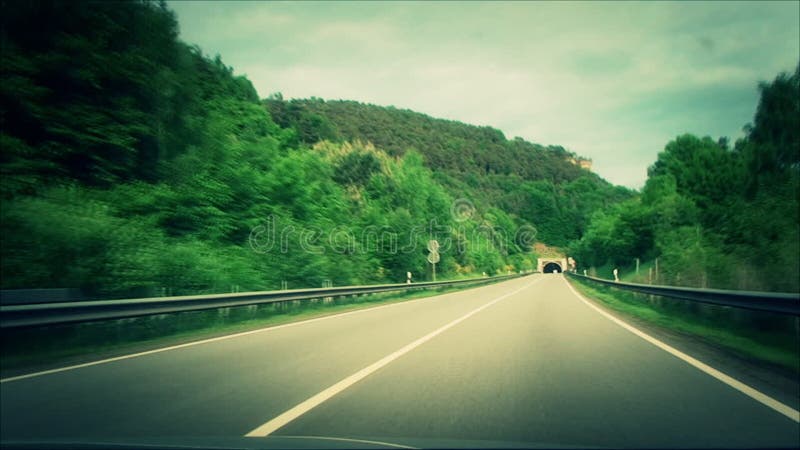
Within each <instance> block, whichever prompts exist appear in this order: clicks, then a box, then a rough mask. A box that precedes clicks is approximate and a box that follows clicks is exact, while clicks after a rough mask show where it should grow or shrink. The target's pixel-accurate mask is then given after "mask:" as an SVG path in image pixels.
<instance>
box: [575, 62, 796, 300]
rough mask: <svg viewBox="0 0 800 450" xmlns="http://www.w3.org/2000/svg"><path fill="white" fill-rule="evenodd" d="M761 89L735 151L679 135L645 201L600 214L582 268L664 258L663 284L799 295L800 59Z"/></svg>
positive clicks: (655, 170) (654, 171)
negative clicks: (750, 122) (751, 121)
mask: <svg viewBox="0 0 800 450" xmlns="http://www.w3.org/2000/svg"><path fill="white" fill-rule="evenodd" d="M759 90H760V92H761V99H760V101H759V104H758V108H757V110H756V114H755V119H754V124H753V125H747V126H746V127H745V130H746V131H747V136H746V137H744V138H742V139H740V140H738V141H737V142H736V143H735V145H734V147H733V148H729V147H728V140H727V138H720V139H719V140H717V141H714V140H712V139H711V138H710V137H704V138H698V137H696V136H693V135H689V134H686V135H682V136H678V137H677V138H676V139H675V140H673V141H671V142H670V143H668V144H667V145H666V147H665V148H664V151H663V152H661V153H660V154H659V155H658V160H657V161H656V162H655V164H653V165H652V166H651V167H650V169H649V171H648V179H647V183H646V184H645V186H644V189H643V190H642V193H641V196H640V197H639V198H636V199H631V200H628V201H625V202H621V203H618V204H615V205H612V206H610V207H609V208H607V209H605V210H603V211H601V212H598V213H596V214H595V215H594V216H592V220H591V224H590V225H589V227H588V229H587V231H586V233H585V234H584V235H583V237H582V238H581V239H580V240H578V241H575V242H574V243H573V244H572V245H571V246H570V251H571V254H572V255H574V256H575V259H576V260H577V261H578V262H579V265H580V266H582V267H585V268H590V267H599V266H603V265H606V264H613V265H619V266H630V265H631V263H632V262H633V260H634V259H635V258H640V259H641V260H648V259H653V258H658V260H659V263H660V269H659V273H658V279H657V280H656V281H657V282H659V283H664V284H677V285H686V286H698V287H718V288H733V289H752V290H772V291H790V292H797V291H798V280H800V268H799V267H798V265H799V263H798V255H800V246H798V239H799V237H800V229H799V228H798V227H799V225H798V224H799V223H800V217H798V194H800V191H799V190H798V188H799V187H800V184H798V181H799V179H798V172H799V171H800V134H798V133H800V131H798V130H800V65H798V68H797V70H796V71H795V72H794V74H786V73H783V74H780V75H778V76H777V78H775V80H774V81H773V82H771V83H761V84H760V85H759Z"/></svg>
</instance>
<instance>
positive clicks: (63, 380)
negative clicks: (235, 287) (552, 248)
mask: <svg viewBox="0 0 800 450" xmlns="http://www.w3.org/2000/svg"><path fill="white" fill-rule="evenodd" d="M709 372H711V373H709ZM713 375H714V373H713V369H708V368H706V369H705V370H701V368H698V367H697V364H695V365H693V364H690V363H689V362H687V361H686V360H685V359H682V358H681V357H680V355H675V354H672V353H670V352H668V351H667V350H665V348H662V347H661V346H659V344H658V343H657V342H650V341H648V340H646V336H644V337H643V336H640V335H637V334H635V332H634V331H632V330H630V329H626V328H624V326H623V325H622V324H620V323H617V322H615V321H613V320H612V319H610V318H609V317H608V316H606V315H604V314H603V313H602V312H600V311H598V310H597V309H596V308H593V307H591V306H590V305H589V304H587V303H586V302H585V301H584V300H582V299H581V298H579V297H578V295H577V294H576V293H575V292H574V291H573V290H572V289H571V288H570V287H569V286H568V283H567V281H566V280H565V279H564V278H563V276H561V275H557V274H555V275H532V276H527V277H522V278H518V279H513V280H510V281H506V282H502V283H498V284H493V285H489V286H483V287H479V288H474V289H469V290H465V291H459V292H453V293H448V294H444V295H439V296H436V297H430V298H426V299H419V300H413V301H408V302H403V303H397V304H393V305H386V306H381V307H377V308H373V309H369V310H362V311H359V312H354V313H345V314H342V315H338V316H331V317H328V318H323V319H314V320H311V321H306V322H301V323H296V324H291V325H283V326H279V327H274V328H271V329H264V330H259V331H256V332H249V333H244V334H239V335H234V336H229V337H225V338H217V339H213V340H209V341H205V342H200V343H196V344H193V345H186V346H181V347H178V348H172V349H164V350H163V351H156V352H149V353H146V354H143V355H134V356H132V357H126V358H122V359H117V360H114V361H109V362H103V363H100V364H94V365H88V366H84V367H77V368H72V369H69V370H62V371H57V372H52V373H46V374H41V375H35V376H30V377H22V378H19V377H18V378H11V379H5V380H3V382H2V384H0V394H1V396H0V407H1V412H2V415H1V416H0V436H2V440H3V441H4V442H10V441H23V440H50V439H54V440H56V439H57V440H75V441H81V442H88V441H105V442H108V441H114V440H117V441H119V440H123V441H124V440H127V439H130V440H131V441H135V440H136V439H141V438H143V437H147V438H150V439H151V440H152V441H156V442H170V443H172V442H180V441H181V439H187V440H191V442H194V443H197V442H200V443H203V442H205V443H212V442H219V441H218V440H219V439H223V438H227V437H231V438H237V439H241V440H243V441H247V442H253V443H258V442H266V441H260V440H263V439H264V437H263V436H272V437H276V436H277V437H280V436H325V437H335V438H351V439H352V438H358V439H365V440H375V441H381V442H389V443H395V444H404V445H410V446H437V447H455V446H461V445H464V446H478V447H481V446H491V445H493V443H498V442H499V443H500V444H498V445H501V446H510V445H512V444H511V443H521V445H523V446H532V445H538V446H544V447H552V446H558V445H567V446H579V447H585V446H597V447H637V448H647V447H800V424H798V421H797V420H798V418H797V417H796V416H795V415H794V414H796V412H797V411H796V410H794V409H793V408H792V407H788V409H787V407H786V406H785V405H783V406H782V405H781V404H779V403H777V402H774V401H771V399H769V398H765V397H764V396H763V395H761V394H759V393H758V392H757V391H752V392H751V391H747V388H746V387H742V386H739V387H738V388H737V387H736V386H735V385H736V382H735V380H727V382H724V381H723V380H720V377H722V378H724V376H722V375H719V374H716V376H713ZM732 384H733V385H734V386H732ZM743 390H744V391H745V392H743ZM795 408H796V406H795ZM273 439H274V438H273ZM159 440H160V441H159ZM187 442H188V441H187ZM282 442H284V443H285V442H287V441H282ZM325 442H330V443H341V441H333V440H331V441H325ZM318 445H319V443H318ZM361 445H362V446H365V445H367V444H366V443H362V444H361Z"/></svg>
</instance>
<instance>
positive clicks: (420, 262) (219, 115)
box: [0, 1, 534, 297]
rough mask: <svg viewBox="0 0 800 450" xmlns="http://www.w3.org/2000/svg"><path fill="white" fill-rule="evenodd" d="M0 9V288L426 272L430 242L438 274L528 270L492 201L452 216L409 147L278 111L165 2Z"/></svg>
mask: <svg viewBox="0 0 800 450" xmlns="http://www.w3.org/2000/svg"><path fill="white" fill-rule="evenodd" d="M0 20H2V27H1V28H0V33H1V35H0V40H1V41H2V43H3V65H2V69H0V70H2V72H0V77H1V79H2V83H0V117H1V118H2V119H1V120H2V127H1V128H0V142H1V143H2V158H1V159H0V171H1V173H2V189H0V196H1V198H2V210H1V211H0V234H1V235H0V246H1V247H2V258H1V261H0V269H1V270H2V284H1V285H0V287H2V288H3V289H16V288H50V287H70V288H80V289H81V290H82V291H83V292H84V293H85V294H86V295H88V296H92V297H120V296H132V295H134V296H138V295H160V294H171V295H179V294H198V293H211V292H227V291H231V290H238V291H247V290H261V289H277V288H280V287H281V286H282V284H283V282H286V283H287V285H288V287H290V288H298V287H317V286H321V285H322V284H323V283H325V282H328V281H330V282H332V283H333V284H334V285H346V284H363V283H375V282H403V281H405V279H406V272H407V271H410V272H412V273H413V276H414V279H415V280H424V279H426V278H428V276H429V275H428V273H427V271H428V270H429V264H428V263H427V262H426V256H427V251H426V244H427V241H428V240H429V239H431V238H436V239H439V240H440V241H441V242H442V243H443V244H446V243H448V242H451V241H452V242H457V243H459V244H461V245H451V246H449V247H447V248H445V245H443V248H442V251H441V262H440V263H439V270H438V272H439V274H440V275H441V276H476V275H480V274H481V273H482V272H486V273H487V274H490V275H492V274H496V273H501V272H502V273H505V272H506V271H508V270H519V269H523V268H525V269H529V268H531V267H533V266H534V263H533V255H532V254H531V253H530V248H529V246H526V245H517V244H516V242H515V241H513V239H510V238H508V236H509V235H511V236H513V232H514V229H515V219H514V218H512V216H510V215H508V214H506V213H504V212H503V211H501V210H499V209H492V210H489V209H484V210H482V211H478V212H476V213H475V214H474V215H473V216H471V217H469V218H468V219H467V220H466V221H463V222H457V223H456V222H454V220H453V215H452V213H451V205H452V204H453V201H454V198H453V196H452V194H451V193H450V192H451V191H448V190H447V189H446V188H445V187H443V186H442V183H441V181H440V180H437V179H436V177H435V176H434V173H433V172H432V170H431V168H430V167H429V166H428V165H426V164H425V160H426V157H425V156H423V154H421V153H419V152H414V151H408V152H403V154H402V155H400V154H397V153H392V151H393V150H392V148H391V147H387V150H388V151H389V153H387V152H385V151H383V150H382V149H381V148H382V147H378V148H376V147H375V146H373V145H371V144H363V143H361V142H360V141H358V140H357V139H352V141H353V142H352V143H350V142H346V141H343V140H342V139H341V135H340V133H339V132H338V131H337V128H336V125H334V124H333V123H332V121H330V120H329V119H328V118H327V117H326V116H325V115H323V114H305V115H303V116H302V117H301V118H300V119H299V121H298V123H293V124H291V125H289V126H286V124H284V123H281V125H283V126H281V125H279V124H276V123H275V122H274V121H273V120H272V118H271V116H270V113H269V112H268V111H267V109H266V108H265V107H264V105H263V103H262V102H261V101H259V99H258V97H257V95H256V92H255V90H254V89H253V87H252V85H251V84H250V82H249V81H248V80H247V79H246V78H244V77H242V76H236V75H234V74H233V70H232V69H231V68H230V67H227V66H225V64H223V62H222V60H221V58H220V57H219V56H217V57H215V58H209V57H207V56H205V55H203V54H202V52H201V51H200V50H199V49H198V48H196V47H191V46H188V45H186V44H184V43H182V42H180V41H179V40H178V39H177V35H178V28H177V23H176V21H175V17H174V14H173V13H172V12H171V11H170V10H169V9H168V8H167V7H166V6H165V4H164V3H163V2H159V3H155V2H149V1H132V2H110V3H109V2H87V1H83V2H69V3H66V2H58V1H39V2H30V3H18V4H13V5H7V7H4V15H3V16H2V19H0ZM32 24H36V26H35V27H34V26H32ZM290 109H291V108H290ZM289 113H291V111H290V112H289ZM273 114H277V113H273ZM287 114H288V113H287ZM277 115H278V116H280V114H277ZM310 143H315V144H316V145H315V146H313V148H312V147H311V146H310V145H309V144H310ZM487 224H488V226H487ZM492 227H497V229H498V230H502V232H495V231H494V230H493V229H492ZM484 228H486V229H488V231H486V230H485V229H484ZM496 235H502V236H500V237H498V236H496Z"/></svg>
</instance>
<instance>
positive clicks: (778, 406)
mask: <svg viewBox="0 0 800 450" xmlns="http://www.w3.org/2000/svg"><path fill="white" fill-rule="evenodd" d="M564 283H566V285H567V287H569V289H570V290H571V291H572V293H573V294H575V296H576V297H578V298H579V299H580V300H581V301H582V302H583V303H585V304H586V305H587V306H589V307H590V308H592V309H594V310H595V311H597V312H598V313H600V314H602V315H603V316H604V317H605V318H607V319H608V320H610V321H612V322H614V323H616V324H617V325H619V326H621V327H622V328H624V329H626V330H628V331H630V332H631V333H633V334H635V335H636V336H639V337H640V338H642V339H644V340H645V341H647V342H649V343H651V344H653V345H655V346H656V347H658V348H660V349H661V350H664V351H665V352H667V353H669V354H671V355H672V356H675V357H677V358H679V359H681V360H683V361H684V362H687V363H689V364H691V365H692V366H694V367H695V368H697V369H700V370H701V371H703V372H705V373H706V374H707V375H710V376H712V377H714V378H716V379H717V380H719V381H721V382H723V383H725V384H727V385H728V386H730V387H732V388H734V389H736V390H737V391H739V392H741V393H743V394H745V395H747V396H748V397H750V398H752V399H753V400H756V401H757V402H759V403H761V404H763V405H765V406H767V407H769V408H771V409H773V410H775V411H777V412H779V413H781V414H783V415H784V416H786V417H788V418H790V419H792V420H794V421H795V422H800V411H797V410H796V409H794V408H792V407H791V406H788V405H785V404H783V403H781V402H779V401H778V400H775V399H774V398H772V397H770V396H768V395H767V394H764V393H763V392H760V391H758V390H756V389H755V388H752V387H750V386H748V385H746V384H744V383H742V382H741V381H739V380H737V379H735V378H733V377H731V376H730V375H726V374H724V373H722V372H720V371H719V370H717V369H715V368H713V367H711V366H709V365H708V364H706V363H704V362H702V361H699V360H697V359H695V358H692V357H691V356H689V355H687V354H686V353H683V352H682V351H680V350H678V349H676V348H675V347H672V346H670V345H667V344H665V343H663V342H661V341H659V340H658V339H656V338H654V337H652V336H650V335H649V334H647V333H645V332H643V331H641V330H639V329H638V328H635V327H633V326H632V325H629V324H627V323H626V322H623V321H622V320H620V319H618V318H616V317H614V316H613V315H612V314H610V313H608V312H606V311H604V310H603V309H601V308H600V307H599V306H597V305H595V304H594V303H593V302H592V301H590V300H588V299H586V297H584V296H583V295H582V294H580V293H579V292H578V291H576V290H575V288H573V287H572V285H571V284H570V283H569V282H568V281H567V280H566V278H565V279H564Z"/></svg>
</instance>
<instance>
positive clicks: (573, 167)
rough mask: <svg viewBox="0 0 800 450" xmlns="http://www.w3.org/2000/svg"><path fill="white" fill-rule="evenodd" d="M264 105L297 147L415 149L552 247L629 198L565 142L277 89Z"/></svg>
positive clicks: (475, 198)
mask: <svg viewBox="0 0 800 450" xmlns="http://www.w3.org/2000/svg"><path fill="white" fill-rule="evenodd" d="M264 104H265V105H266V107H267V109H268V110H269V112H270V115H271V116H272V118H273V120H275V122H276V123H277V124H279V125H281V126H283V127H287V128H293V129H295V130H296V131H297V136H296V139H297V140H298V141H299V143H301V144H306V145H311V144H314V143H315V142H319V141H322V140H328V141H334V142H342V141H357V140H358V141H365V142H370V143H372V144H374V145H375V146H376V147H377V148H379V149H382V150H384V151H386V152H387V153H389V154H390V155H393V156H402V155H404V154H405V153H406V152H407V151H409V150H416V151H418V152H419V153H421V154H422V155H423V156H424V158H425V163H426V165H427V166H428V167H429V168H430V169H431V170H432V171H433V172H434V177H435V178H436V179H437V180H438V181H439V182H440V183H442V184H443V185H444V186H445V187H446V188H447V190H448V192H450V194H451V195H452V196H453V197H455V198H466V199H468V200H469V201H472V202H473V203H474V204H475V205H476V206H477V208H478V209H479V210H487V209H489V208H491V207H497V208H500V209H502V210H504V211H506V212H508V213H510V214H511V215H512V216H513V217H514V218H515V220H517V221H518V222H519V223H520V224H523V223H527V224H532V225H534V226H535V227H536V228H537V229H538V231H539V234H538V237H539V239H541V240H543V241H545V242H547V243H548V244H552V245H565V244H566V243H568V242H569V241H571V240H573V239H577V238H579V237H580V236H581V235H582V233H583V230H584V229H585V227H586V224H587V221H588V218H589V216H591V214H592V213H593V212H594V211H596V210H597V209H599V208H601V207H605V206H608V205H609V204H613V203H616V202H618V201H621V200H623V199H626V198H629V197H630V196H631V195H632V193H631V192H630V191H628V190H627V189H625V188H622V187H615V186H612V185H611V184H610V183H608V182H607V181H605V180H603V179H602V178H601V177H599V176H597V175H596V174H594V173H592V172H590V171H589V170H587V169H584V168H582V167H581V165H580V163H581V162H583V161H586V160H584V159H582V158H580V157H578V156H577V155H575V154H574V153H572V152H569V151H567V150H565V149H564V148H563V147H560V146H548V147H544V146H542V145H539V144H533V143H530V142H527V141H525V140H523V139H521V138H514V139H511V140H509V139H506V137H505V136H504V135H503V133H502V132H501V131H500V130H497V129H495V128H491V127H478V126H474V125H468V124H464V123H461V122H457V121H452V120H444V119H436V118H432V117H429V116H427V115H425V114H421V113H418V112H414V111H409V110H401V109H397V108H394V107H391V106H389V107H382V106H376V105H369V104H363V103H358V102H355V101H343V100H337V101H324V100H322V99H318V98H312V99H309V100H289V101H286V100H284V99H283V98H282V97H281V96H280V95H279V94H278V95H273V96H271V97H269V98H267V99H266V100H265V101H264Z"/></svg>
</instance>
